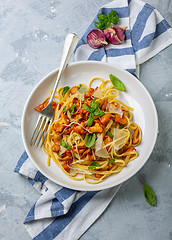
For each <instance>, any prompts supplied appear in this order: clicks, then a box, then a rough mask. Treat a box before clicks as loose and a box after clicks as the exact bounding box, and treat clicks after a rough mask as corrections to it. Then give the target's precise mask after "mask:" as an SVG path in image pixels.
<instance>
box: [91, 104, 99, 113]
mask: <svg viewBox="0 0 172 240" xmlns="http://www.w3.org/2000/svg"><path fill="white" fill-rule="evenodd" d="M91 107H92V108H91V111H92V112H94V111H96V110H97V109H98V107H99V103H98V102H92V103H91Z"/></svg>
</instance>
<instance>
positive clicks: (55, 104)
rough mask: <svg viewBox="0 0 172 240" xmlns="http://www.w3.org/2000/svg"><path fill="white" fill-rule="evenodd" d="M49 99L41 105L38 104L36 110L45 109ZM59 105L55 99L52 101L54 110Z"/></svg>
mask: <svg viewBox="0 0 172 240" xmlns="http://www.w3.org/2000/svg"><path fill="white" fill-rule="evenodd" d="M48 103H49V101H45V102H43V103H41V104H40V105H38V106H37V107H35V110H37V111H38V112H41V111H42V109H44V108H45V107H46V106H47V105H48ZM56 107H57V103H56V102H55V101H53V102H52V109H53V111H55V109H56Z"/></svg>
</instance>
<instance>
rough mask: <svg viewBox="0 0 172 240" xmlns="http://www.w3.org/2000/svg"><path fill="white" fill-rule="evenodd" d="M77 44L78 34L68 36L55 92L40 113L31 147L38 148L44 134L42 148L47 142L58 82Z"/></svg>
mask: <svg viewBox="0 0 172 240" xmlns="http://www.w3.org/2000/svg"><path fill="white" fill-rule="evenodd" d="M77 43H78V36H77V35H76V34H74V33H72V34H68V35H67V37H66V40H65V44H64V48H63V55H62V59H61V63H60V68H59V71H58V75H57V79H56V83H55V86H54V89H53V92H52V95H51V98H50V100H49V103H48V105H47V106H46V107H45V108H44V109H42V111H41V112H40V115H39V117H38V120H37V123H36V126H35V129H34V132H33V134H32V137H31V141H30V144H31V146H32V145H35V144H37V147H38V146H39V143H40V141H41V139H42V137H43V134H44V139H43V141H42V144H41V147H42V145H43V143H44V141H45V138H46V135H47V132H48V129H49V127H50V125H51V124H52V121H53V118H54V111H53V109H52V102H53V98H54V95H55V92H56V89H57V86H58V82H59V80H60V78H61V75H62V73H63V71H64V69H65V67H66V65H67V64H68V62H69V60H70V58H71V56H72V54H73V52H74V50H75V48H76V45H77ZM48 124H49V126H48ZM47 126H48V129H47V130H46V128H47Z"/></svg>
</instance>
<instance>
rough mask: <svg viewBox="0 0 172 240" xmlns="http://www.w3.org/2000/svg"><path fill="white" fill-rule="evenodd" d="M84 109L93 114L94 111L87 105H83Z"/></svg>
mask: <svg viewBox="0 0 172 240" xmlns="http://www.w3.org/2000/svg"><path fill="white" fill-rule="evenodd" d="M83 108H84V109H85V110H86V111H87V112H89V113H91V112H92V109H91V108H90V107H89V106H87V105H86V104H84V105H83Z"/></svg>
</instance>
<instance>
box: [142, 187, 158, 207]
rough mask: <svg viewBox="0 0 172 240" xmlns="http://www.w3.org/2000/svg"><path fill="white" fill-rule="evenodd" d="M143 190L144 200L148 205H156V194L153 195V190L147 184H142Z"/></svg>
mask: <svg viewBox="0 0 172 240" xmlns="http://www.w3.org/2000/svg"><path fill="white" fill-rule="evenodd" d="M143 191H144V196H145V199H146V201H147V202H148V203H149V204H150V205H152V206H156V195H155V193H154V191H153V190H152V188H151V187H149V186H148V185H147V184H144V186H143Z"/></svg>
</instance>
